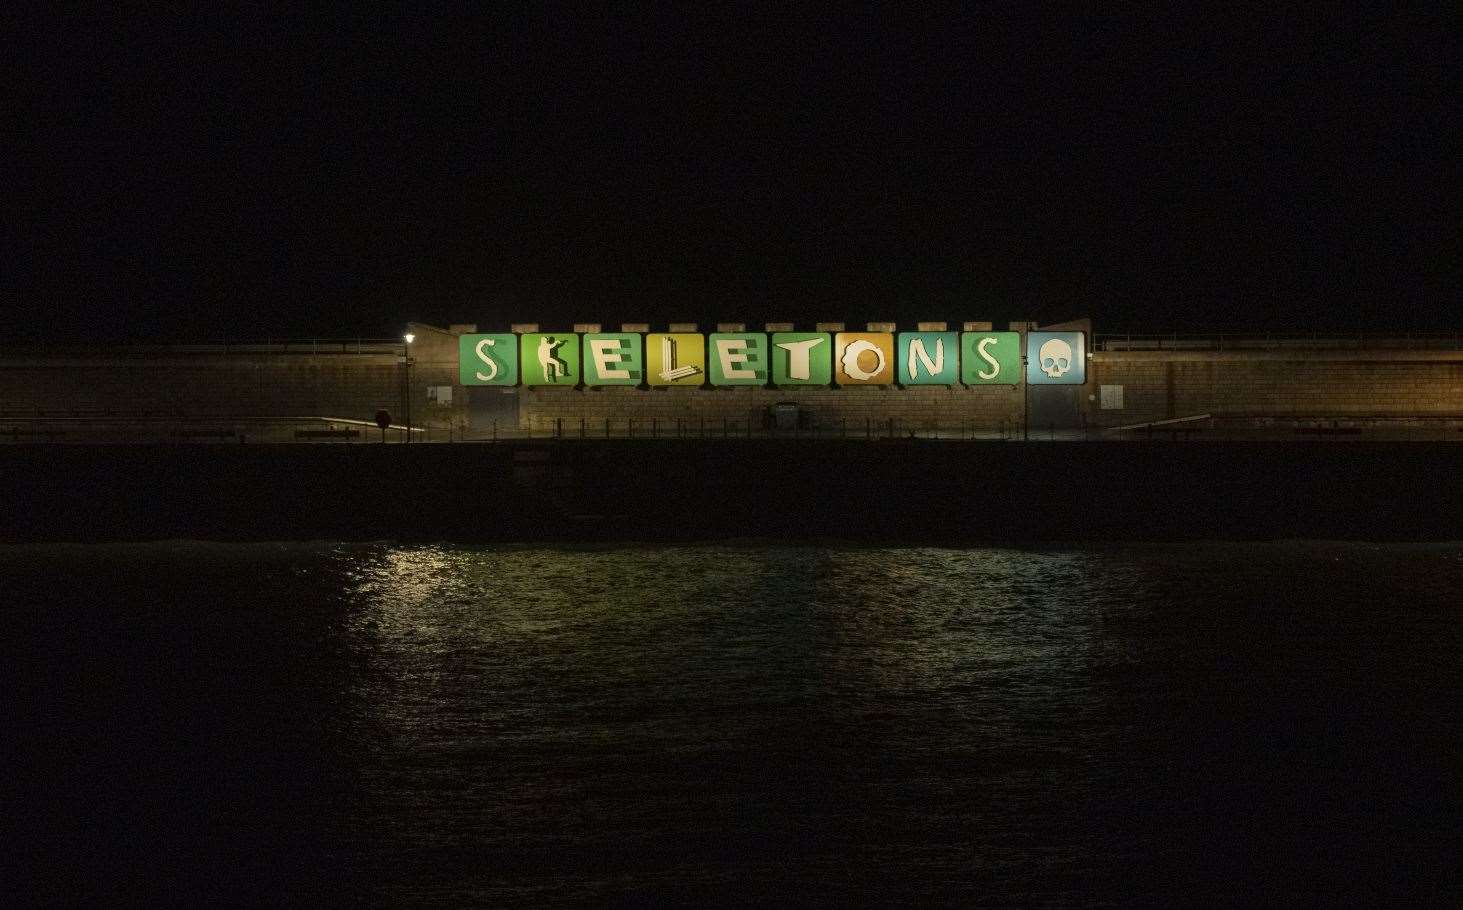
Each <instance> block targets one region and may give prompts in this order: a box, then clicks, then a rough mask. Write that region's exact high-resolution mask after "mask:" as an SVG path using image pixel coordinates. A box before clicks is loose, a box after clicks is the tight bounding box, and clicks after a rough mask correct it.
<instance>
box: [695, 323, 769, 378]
mask: <svg viewBox="0 0 1463 910" xmlns="http://www.w3.org/2000/svg"><path fill="white" fill-rule="evenodd" d="M707 343H708V345H709V346H710V351H711V384H712V385H766V384H767V376H768V370H767V336H766V335H764V334H763V333H761V332H716V333H713V334H712V335H711V337H710V339H708V342H707Z"/></svg>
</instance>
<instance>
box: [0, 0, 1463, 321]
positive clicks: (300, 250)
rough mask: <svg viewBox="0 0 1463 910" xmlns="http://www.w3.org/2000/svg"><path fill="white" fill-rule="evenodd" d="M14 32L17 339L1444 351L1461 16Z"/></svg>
mask: <svg viewBox="0 0 1463 910" xmlns="http://www.w3.org/2000/svg"><path fill="white" fill-rule="evenodd" d="M1429 16H1431V17H1432V18H1429ZM19 25H20V39H19V40H18V41H13V42H11V43H12V44H14V45H15V46H17V47H18V48H19V51H18V53H17V55H16V63H17V65H18V68H19V70H20V72H19V79H18V80H15V81H14V83H13V84H18V85H19V86H20V90H19V95H20V98H19V99H18V100H19V102H20V103H19V105H18V107H17V114H16V117H17V120H18V121H19V122H20V123H21V124H22V125H21V127H20V129H19V130H18V135H16V136H15V138H16V139H18V141H19V148H18V149H14V150H13V151H12V155H11V156H10V157H11V160H12V162H13V163H14V165H13V167H14V171H13V174H14V177H13V180H12V183H13V184H14V185H15V190H14V192H13V195H12V198H11V200H10V203H11V204H10V205H9V206H7V214H6V217H5V218H4V234H3V244H4V253H5V255H4V262H5V267H4V271H3V273H0V292H3V294H4V297H3V300H4V302H5V309H6V310H7V311H9V318H8V319H7V326H6V330H5V336H4V337H7V338H10V339H13V340H17V341H65V340H73V339H78V338H79V339H82V340H91V339H96V340H124V339H125V340H159V341H168V340H195V341H214V340H223V339H225V338H231V339H255V338H264V337H354V336H380V337H392V336H395V335H396V334H399V332H400V331H401V328H402V326H403V325H404V323H406V322H408V321H421V322H427V323H431V324H435V325H441V326H444V327H445V326H447V325H448V324H450V323H459V322H476V323H479V324H483V325H488V324H496V325H505V324H507V323H508V322H513V321H530V322H540V323H542V324H545V325H563V326H567V325H568V324H569V323H570V322H574V321H590V322H594V321H600V322H604V323H607V324H614V323H620V322H638V321H648V322H651V323H656V324H663V323H666V322H669V321H681V320H684V321H698V322H701V323H703V324H710V323H712V322H715V321H727V322H747V323H752V324H756V323H760V322H764V321H797V322H800V323H803V322H813V321H818V320H835V321H836V320H842V321H846V322H848V323H850V324H856V323H859V322H863V321H870V320H886V319H892V320H896V321H899V322H901V323H906V322H913V321H915V320H939V319H944V320H948V321H951V322H958V321H961V320H965V319H977V320H989V321H991V322H994V323H996V324H997V325H998V326H1001V325H1004V324H1005V323H1007V322H1010V321H1015V320H1027V319H1029V320H1035V321H1038V322H1041V323H1043V324H1046V323H1053V322H1060V321H1064V320H1068V319H1073V318H1081V317H1090V318H1091V319H1092V320H1093V321H1094V324H1095V326H1096V329H1097V331H1099V332H1124V331H1132V332H1196V331H1231V332H1244V331H1257V332H1259V331H1286V330H1290V331H1295V330H1302V331H1321V332H1336V331H1369V332H1392V331H1398V332H1401V331H1456V330H1458V328H1459V320H1458V307H1457V301H1458V290H1459V262H1460V258H1463V257H1460V256H1459V253H1460V249H1459V247H1460V240H1459V238H1460V237H1463V231H1460V218H1459V210H1458V203H1457V199H1456V195H1455V194H1452V193H1450V192H1448V191H1447V190H1446V189H1445V187H1446V186H1447V185H1449V184H1448V181H1447V176H1448V175H1449V174H1451V172H1452V170H1453V169H1454V167H1455V162H1456V161H1457V160H1458V157H1459V156H1458V152H1459V151H1460V149H1459V142H1458V138H1457V131H1456V129H1455V128H1454V125H1453V123H1452V118H1451V107H1452V101H1451V98H1452V95H1453V92H1452V89H1451V87H1450V86H1451V83H1452V82H1455V81H1456V79H1455V78H1452V79H1450V77H1449V73H1451V72H1452V70H1453V48H1452V47H1451V43H1452V42H1451V41H1449V39H1448V36H1449V34H1450V31H1451V30H1450V28H1449V27H1448V24H1447V23H1446V22H1445V21H1443V17H1442V14H1441V13H1433V14H1425V13H1407V14H1400V13H1392V12H1388V13H1387V14H1386V15H1385V16H1377V17H1373V18H1367V17H1366V16H1365V15H1364V14H1361V13H1357V12H1354V11H1351V10H1334V11H1330V12H1327V13H1324V14H1318V13H1309V12H1307V13H1296V14H1293V15H1290V16H1286V15H1284V14H1280V13H1265V14H1262V15H1250V14H1240V13H1229V12H1223V13H1221V12H1215V11H1208V12H1203V13H1187V12H1184V13H1174V12H1170V13H1165V14H1163V15H1161V16H1160V15H1157V14H1154V13H1152V12H1150V11H1146V10H1144V11H1137V12H1132V13H1113V14H1111V15H1104V16H1096V15H1092V14H1085V15H1071V14H1068V13H1066V12H1064V11H1061V10H1057V9H1027V8H1025V7H1021V6H1000V7H993V8H986V7H982V8H980V9H978V10H976V11H974V12H969V13H966V14H964V15H958V14H954V13H952V14H950V15H942V14H939V13H930V12H924V13H921V14H920V16H919V18H915V17H908V18H903V19H900V20H897V21H896V20H894V19H891V18H885V17H883V16H880V15H877V14H875V13H864V14H861V15H854V16H850V17H847V18H844V19H841V20H838V21H827V22H823V21H807V20H800V19H789V20H784V21H770V20H762V19H757V18H756V17H753V16H745V17H743V18H736V17H735V16H733V15H731V14H728V15H725V16H717V15H715V14H704V15H701V14H698V15H695V16H691V17H683V16H682V15H672V14H670V13H668V12H667V11H664V10H660V11H657V12H652V13H644V14H640V15H639V16H638V17H635V16H631V17H627V18H602V19H591V18H588V17H581V18H577V19H571V18H567V17H562V16H556V15H554V14H552V13H540V12H524V11H519V12H514V13H501V14H497V15H496V16H495V17H493V18H490V19H486V20H480V21H473V22H457V21H450V20H445V19H438V20H434V19H428V18H426V17H423V16H418V15H415V14H413V13H411V12H400V13H396V14H380V16H379V17H377V14H376V13H375V11H372V13H371V14H370V15H369V16H368V15H365V14H360V13H354V12H317V11H303V10H288V11H284V12H281V13H279V14H276V15H271V14H267V13H264V12H260V11H257V10H240V11H234V12H219V11H213V10H210V11H208V12H206V13H198V14H195V15H193V16H190V17H187V18H184V17H167V16H163V15H158V14H144V15H141V16H135V17H134V16H126V17H124V16H122V15H121V14H120V13H99V14H94V16H93V18H91V19H90V20H89V21H81V20H79V19H71V20H66V21H61V20H59V18H57V19H45V20H44V21H43V20H41V19H39V18H38V19H36V20H34V21H22V22H20V23H19Z"/></svg>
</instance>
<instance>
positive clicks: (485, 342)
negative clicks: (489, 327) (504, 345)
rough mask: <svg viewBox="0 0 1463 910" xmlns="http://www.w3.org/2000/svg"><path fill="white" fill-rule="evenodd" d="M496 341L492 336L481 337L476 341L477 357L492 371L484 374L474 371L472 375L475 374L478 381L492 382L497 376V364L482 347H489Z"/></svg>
mask: <svg viewBox="0 0 1463 910" xmlns="http://www.w3.org/2000/svg"><path fill="white" fill-rule="evenodd" d="M496 343H497V342H496V341H495V340H494V339H492V338H483V339H480V340H479V341H478V346H477V352H478V359H479V360H481V361H482V362H483V363H486V364H487V365H488V369H489V370H492V372H491V373H488V374H487V375H486V376H484V375H483V374H482V373H474V374H473V375H475V376H477V378H478V382H492V381H493V380H494V379H496V378H498V364H496V363H494V362H493V358H491V357H489V356H488V352H487V351H485V350H483V348H490V347H492V346H493V345H494V344H496Z"/></svg>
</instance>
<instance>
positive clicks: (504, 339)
mask: <svg viewBox="0 0 1463 910" xmlns="http://www.w3.org/2000/svg"><path fill="white" fill-rule="evenodd" d="M457 380H458V382H459V383H460V384H461V385H517V384H518V336H516V335H462V336H460V337H459V338H458V340H457Z"/></svg>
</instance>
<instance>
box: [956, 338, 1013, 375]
mask: <svg viewBox="0 0 1463 910" xmlns="http://www.w3.org/2000/svg"><path fill="white" fill-rule="evenodd" d="M960 381H961V382H963V383H965V384H966V385H1016V384H1017V383H1019V382H1020V381H1021V333H1020V332H965V333H963V334H962V335H961V336H960Z"/></svg>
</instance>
